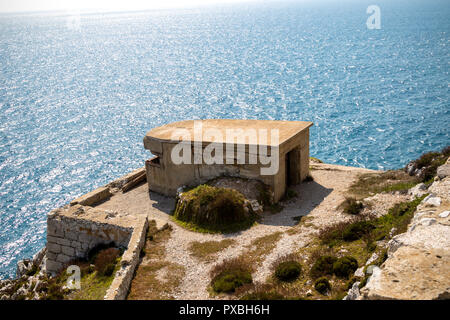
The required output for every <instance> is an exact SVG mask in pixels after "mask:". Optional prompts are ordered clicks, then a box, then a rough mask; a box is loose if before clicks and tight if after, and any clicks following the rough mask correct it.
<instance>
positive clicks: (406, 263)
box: [361, 246, 450, 300]
mask: <svg viewBox="0 0 450 320" xmlns="http://www.w3.org/2000/svg"><path fill="white" fill-rule="evenodd" d="M449 262H450V256H449V254H448V250H445V249H431V250H424V249H418V248H415V247H412V246H403V247H401V248H398V249H397V250H396V252H395V254H394V255H393V256H392V257H391V258H388V259H387V260H386V262H385V263H384V265H383V267H382V269H380V272H374V273H373V275H372V276H371V277H370V278H369V281H368V283H367V285H366V286H365V287H364V288H363V289H362V290H361V294H362V295H363V299H405V300H406V299H408V300H410V299H420V300H431V299H449V298H450V282H449V276H450V264H449Z"/></svg>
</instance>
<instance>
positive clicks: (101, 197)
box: [44, 168, 148, 300]
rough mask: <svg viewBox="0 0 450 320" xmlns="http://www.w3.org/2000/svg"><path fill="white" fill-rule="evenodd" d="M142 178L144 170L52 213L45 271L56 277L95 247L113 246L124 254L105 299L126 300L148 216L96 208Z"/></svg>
mask: <svg viewBox="0 0 450 320" xmlns="http://www.w3.org/2000/svg"><path fill="white" fill-rule="evenodd" d="M142 177H144V178H145V169H144V168H141V169H138V170H135V171H133V172H131V173H130V174H128V175H126V176H124V177H121V178H120V179H117V180H115V181H113V182H111V183H110V184H108V185H107V186H104V187H100V188H97V189H95V190H93V191H91V192H89V193H87V194H85V195H82V196H81V197H79V198H77V199H75V200H73V201H72V202H71V203H70V205H66V206H64V207H62V208H58V209H56V210H53V211H51V212H50V213H49V214H48V215H47V245H46V253H45V257H44V266H45V267H44V269H45V271H46V272H47V273H49V274H52V275H55V274H57V273H58V272H60V271H62V270H64V267H67V266H68V265H69V264H70V263H71V262H73V261H74V260H77V259H80V258H81V259H83V258H86V256H87V254H88V252H89V250H91V249H92V248H94V247H95V246H97V245H99V244H110V243H114V246H116V247H122V248H123V249H124V250H125V251H124V253H123V254H122V257H121V260H120V269H119V270H118V271H117V272H116V274H115V277H114V280H113V282H112V284H111V286H110V288H109V289H108V291H107V293H106V295H105V299H107V300H116V299H124V298H125V297H126V295H127V293H128V289H129V286H130V284H131V280H132V278H133V274H134V270H135V268H136V266H137V264H138V261H139V255H140V251H141V249H142V247H143V246H144V243H145V234H146V230H147V227H148V218H147V214H146V213H145V212H143V213H142V214H139V215H133V214H129V213H128V212H126V211H121V212H118V211H112V210H104V209H100V208H98V207H96V206H97V205H98V204H101V203H103V202H105V201H108V200H109V199H110V198H111V197H112V196H113V195H114V194H117V193H123V192H125V191H124V190H129V189H130V188H131V187H132V186H135V185H136V184H139V183H141V182H143V181H145V180H143V179H142Z"/></svg>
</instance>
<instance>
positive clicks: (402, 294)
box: [361, 178, 450, 300]
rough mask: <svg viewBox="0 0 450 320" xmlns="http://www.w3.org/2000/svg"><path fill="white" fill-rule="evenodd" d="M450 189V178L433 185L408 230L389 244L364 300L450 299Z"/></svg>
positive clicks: (362, 296)
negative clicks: (385, 257) (448, 210)
mask: <svg viewBox="0 0 450 320" xmlns="http://www.w3.org/2000/svg"><path fill="white" fill-rule="evenodd" d="M448 188H449V178H446V179H444V180H441V181H436V182H434V183H433V186H432V187H430V189H429V191H432V192H433V194H432V195H431V196H430V197H428V198H426V199H424V201H422V203H421V204H420V205H419V206H418V208H417V211H416V213H415V215H414V218H413V219H412V221H411V223H410V225H409V227H408V231H407V232H405V233H402V234H399V235H397V236H395V237H394V238H393V239H392V240H391V241H389V243H388V259H387V260H386V261H385V262H384V264H383V265H382V266H381V268H380V269H378V270H376V272H375V271H374V272H373V274H372V276H371V277H370V278H369V279H368V281H367V284H366V286H365V287H364V288H362V289H361V299H408V300H409V299H420V300H432V299H450V216H449V215H448V214H445V212H446V210H447V209H448V203H449V197H448V196H447V195H448V191H449V190H448ZM437 195H439V200H440V201H437V198H438V196H437ZM430 199H431V200H432V201H431V202H432V203H430Z"/></svg>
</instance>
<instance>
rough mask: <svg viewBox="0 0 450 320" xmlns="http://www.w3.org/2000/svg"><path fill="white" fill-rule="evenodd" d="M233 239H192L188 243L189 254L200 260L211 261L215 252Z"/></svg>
mask: <svg viewBox="0 0 450 320" xmlns="http://www.w3.org/2000/svg"><path fill="white" fill-rule="evenodd" d="M235 242H236V241H235V240H234V239H224V240H221V241H205V242H199V241H193V242H191V243H190V244H189V251H190V252H191V255H192V256H194V257H196V258H197V259H200V260H202V261H212V260H213V259H214V258H215V256H216V254H217V253H219V252H220V251H222V250H224V249H226V248H228V247H229V246H231V245H233V244H234V243H235Z"/></svg>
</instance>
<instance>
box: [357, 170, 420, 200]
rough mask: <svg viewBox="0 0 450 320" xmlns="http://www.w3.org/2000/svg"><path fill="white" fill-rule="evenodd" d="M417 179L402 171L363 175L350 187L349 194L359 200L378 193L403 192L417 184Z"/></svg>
mask: <svg viewBox="0 0 450 320" xmlns="http://www.w3.org/2000/svg"><path fill="white" fill-rule="evenodd" d="M419 182H420V181H419V179H418V178H417V177H414V176H410V175H408V174H407V173H406V172H404V171H403V170H390V171H385V172H380V173H378V172H377V173H365V174H361V175H360V176H359V179H358V180H357V181H356V182H355V183H354V184H353V185H352V186H351V187H350V189H349V192H350V193H351V194H353V195H354V196H355V197H356V199H358V200H360V199H363V198H366V197H368V196H372V195H374V194H376V193H380V192H392V191H400V192H405V191H407V190H408V189H409V188H411V187H413V186H415V185H416V184H417V183H419Z"/></svg>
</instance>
